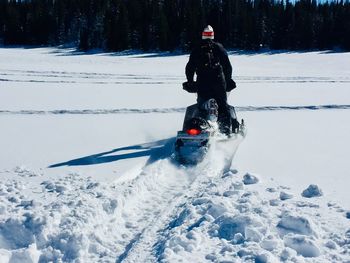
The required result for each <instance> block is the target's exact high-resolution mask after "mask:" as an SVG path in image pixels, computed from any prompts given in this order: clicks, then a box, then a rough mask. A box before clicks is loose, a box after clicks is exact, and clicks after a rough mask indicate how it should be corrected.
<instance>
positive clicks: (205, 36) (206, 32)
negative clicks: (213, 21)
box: [202, 25, 214, 39]
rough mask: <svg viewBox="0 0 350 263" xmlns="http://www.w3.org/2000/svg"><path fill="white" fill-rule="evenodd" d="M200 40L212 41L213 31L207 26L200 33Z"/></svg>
mask: <svg viewBox="0 0 350 263" xmlns="http://www.w3.org/2000/svg"><path fill="white" fill-rule="evenodd" d="M202 39H214V29H213V28H212V27H211V26H210V25H207V27H206V28H204V30H203V32H202Z"/></svg>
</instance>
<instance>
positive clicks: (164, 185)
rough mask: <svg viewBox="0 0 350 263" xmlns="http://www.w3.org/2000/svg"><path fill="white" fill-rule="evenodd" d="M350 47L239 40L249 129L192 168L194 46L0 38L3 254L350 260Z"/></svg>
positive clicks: (233, 98)
mask: <svg viewBox="0 0 350 263" xmlns="http://www.w3.org/2000/svg"><path fill="white" fill-rule="evenodd" d="M349 58H350V54H349V53H331V52H308V53H303V52H302V53H262V54H245V53H240V52H230V59H231V61H232V63H233V66H234V69H235V73H234V74H235V80H236V81H237V84H238V88H237V90H234V91H233V92H231V94H230V97H229V100H230V103H231V104H233V105H236V106H237V107H236V109H237V114H238V116H239V118H244V119H245V123H246V125H247V129H248V134H247V136H246V138H245V139H244V140H243V142H242V143H241V144H240V145H239V148H238V151H237V152H236V150H237V146H238V143H239V141H236V142H234V143H230V144H222V143H219V142H218V143H216V144H215V147H213V148H212V150H211V151H210V152H209V153H208V155H207V157H206V158H205V160H204V161H203V162H202V163H201V164H199V165H198V166H196V167H184V166H180V165H178V164H176V163H175V162H174V161H173V159H172V157H171V154H172V145H173V143H174V137H175V135H176V131H177V130H178V129H179V128H180V127H181V126H182V119H183V115H184V110H185V107H186V106H187V105H190V104H193V102H194V101H195V96H194V95H193V94H187V93H185V92H184V91H183V90H182V88H181V83H182V82H183V81H185V79H184V66H185V63H186V61H187V60H188V55H171V54H166V53H165V54H161V53H160V54H140V53H129V54H128V53H126V54H108V53H97V54H88V55H84V54H79V53H77V52H74V50H70V49H59V48H36V49H22V48H1V49H0V98H1V99H0V122H1V127H0V146H1V148H0V149H1V150H0V160H1V162H0V262H4V263H5V262H6V263H7V262H11V263H13V262H16V263H17V262H33V263H37V262H281V261H283V262H350V246H349V244H350V225H349V217H350V216H349V213H350V212H349V209H350V197H349V195H348V189H349V185H350V181H349V176H348V175H349V166H348V156H349V155H350V147H349V146H350V144H349V134H350V125H349V121H348V120H349V117H348V116H349V110H350V101H349V98H350V96H349V95H350V90H349V83H350V65H349V63H348V61H349ZM235 152H236V154H235V156H234V159H233V164H232V165H231V167H227V165H228V164H229V163H230V159H231V155H232V154H234V153H235ZM321 189H322V190H321ZM304 190H305V192H304V194H303V191H304ZM321 193H322V194H321ZM308 197H317V198H308Z"/></svg>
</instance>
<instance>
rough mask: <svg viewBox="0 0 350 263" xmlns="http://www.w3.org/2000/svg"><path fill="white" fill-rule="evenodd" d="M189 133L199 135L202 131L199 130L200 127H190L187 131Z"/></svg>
mask: <svg viewBox="0 0 350 263" xmlns="http://www.w3.org/2000/svg"><path fill="white" fill-rule="evenodd" d="M186 132H187V134H188V135H193V136H194V135H198V134H200V133H201V130H199V129H188V130H187V131H186Z"/></svg>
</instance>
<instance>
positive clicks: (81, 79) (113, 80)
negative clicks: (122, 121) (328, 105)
mask: <svg viewBox="0 0 350 263" xmlns="http://www.w3.org/2000/svg"><path fill="white" fill-rule="evenodd" d="M235 79H236V80H237V81H239V82H240V83H349V82H350V78H349V77H330V76H329V77H328V76H324V77H320V76H283V77H280V76H236V77H235ZM120 80H123V81H120ZM155 80H156V82H155ZM182 80H183V76H174V75H157V74H152V75H142V74H113V73H96V72H74V71H45V70H43V71H40V70H9V69H5V70H3V71H2V72H1V73H0V82H43V83H90V84H128V83H130V84H131V83H132V84H167V83H175V82H176V83H178V82H179V81H182Z"/></svg>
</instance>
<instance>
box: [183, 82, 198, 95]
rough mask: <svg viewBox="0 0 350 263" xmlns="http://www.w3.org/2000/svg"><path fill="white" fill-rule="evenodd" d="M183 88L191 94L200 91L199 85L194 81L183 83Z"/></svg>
mask: <svg viewBox="0 0 350 263" xmlns="http://www.w3.org/2000/svg"><path fill="white" fill-rule="evenodd" d="M182 88H183V89H184V90H186V91H187V92H189V93H196V92H197V91H198V88H197V83H196V82H194V81H186V82H184V83H182Z"/></svg>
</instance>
